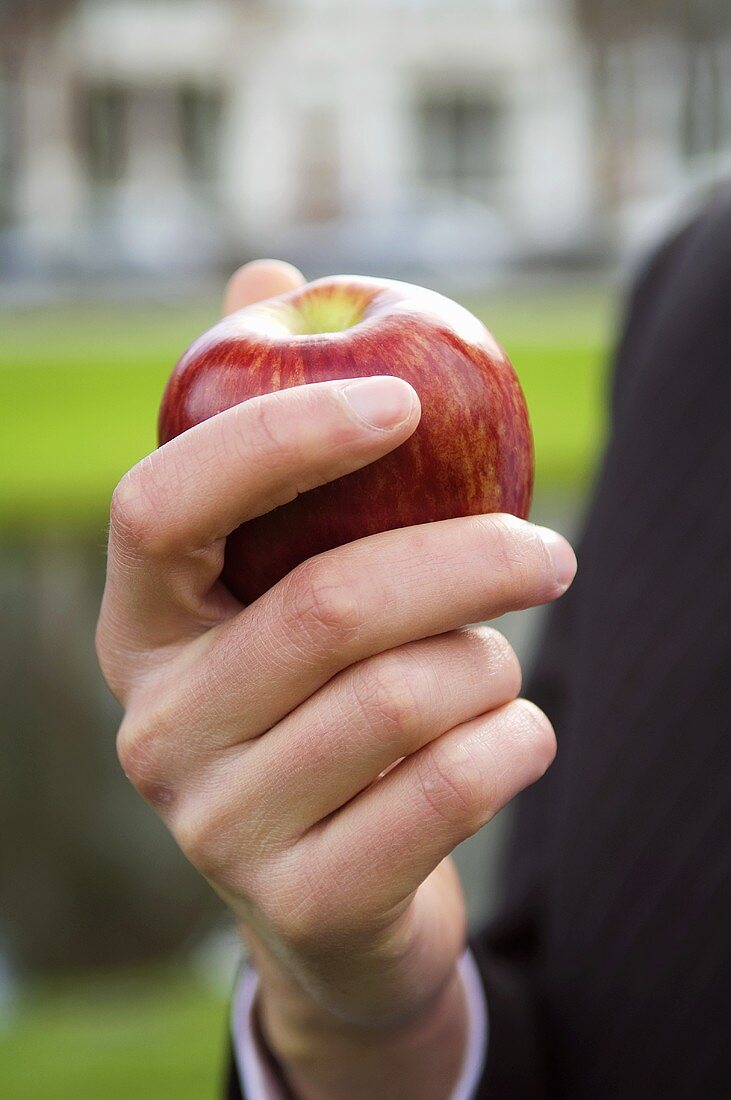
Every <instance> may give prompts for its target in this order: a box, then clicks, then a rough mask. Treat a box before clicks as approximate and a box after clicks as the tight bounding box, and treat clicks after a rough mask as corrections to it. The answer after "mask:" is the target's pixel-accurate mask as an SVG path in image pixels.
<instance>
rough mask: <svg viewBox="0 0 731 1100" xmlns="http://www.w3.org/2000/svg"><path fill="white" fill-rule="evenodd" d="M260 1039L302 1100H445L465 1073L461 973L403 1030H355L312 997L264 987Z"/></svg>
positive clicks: (399, 1025) (395, 1026)
mask: <svg viewBox="0 0 731 1100" xmlns="http://www.w3.org/2000/svg"><path fill="white" fill-rule="evenodd" d="M256 1013H257V1018H258V1024H259V1028H260V1031H261V1034H262V1037H263V1039H264V1041H265V1043H266V1045H267V1047H268V1049H269V1050H270V1051H271V1053H272V1054H273V1056H274V1058H275V1059H276V1061H277V1063H278V1065H279V1067H280V1070H281V1072H282V1074H283V1075H284V1077H285V1079H286V1080H287V1083H288V1085H289V1086H290V1087H291V1089H292V1091H293V1093H294V1095H295V1096H296V1097H297V1098H298V1100H341V1098H342V1100H345V1098H346V1097H347V1100H365V1098H368V1100H370V1098H372V1097H373V1096H376V1095H377V1096H378V1097H379V1098H380V1100H410V1098H411V1097H414V1098H416V1097H418V1098H419V1100H432V1098H433V1100H444V1098H445V1097H448V1096H450V1095H451V1093H452V1090H453V1088H454V1085H455V1083H456V1081H457V1080H458V1078H459V1076H460V1071H461V1068H462V1065H463V1060H464V1055H465V1049H466V1044H467V1032H468V1009H467V1002H466V998H465V994H464V989H463V986H462V982H461V979H460V975H459V973H458V971H457V969H456V967H455V970H454V972H453V973H452V974H451V975H450V976H449V978H448V980H447V981H446V983H445V984H444V985H443V986H442V988H441V989H440V990H439V991H438V992H437V993H436V994H435V995H434V996H433V997H432V998H431V999H430V1000H429V1001H428V1002H427V1003H425V1004H423V1005H422V1006H421V1007H420V1008H419V1010H418V1011H417V1012H415V1013H414V1014H413V1015H411V1016H410V1017H408V1018H406V1019H402V1020H400V1021H398V1022H396V1021H389V1022H383V1023H372V1024H356V1023H351V1022H349V1021H347V1020H344V1019H342V1018H341V1017H339V1016H336V1015H335V1014H332V1013H329V1012H327V1011H324V1010H322V1009H321V1008H320V1007H319V1006H317V1005H315V1004H314V1003H313V1002H312V1001H309V1000H308V999H307V998H306V997H301V998H295V999H292V998H289V997H288V998H286V999H280V997H278V995H277V993H276V992H274V991H273V990H272V989H271V987H269V986H267V984H266V983H264V982H262V983H261V984H260V986H259V991H258V995H257V1002H256Z"/></svg>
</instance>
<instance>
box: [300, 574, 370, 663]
mask: <svg viewBox="0 0 731 1100" xmlns="http://www.w3.org/2000/svg"><path fill="white" fill-rule="evenodd" d="M283 595H284V598H285V601H286V604H287V614H288V616H289V618H290V619H291V620H294V625H295V626H296V627H297V628H299V629H300V630H304V631H305V633H306V635H307V637H308V640H309V641H310V642H313V643H315V644H318V645H324V646H325V648H326V649H331V648H339V647H340V646H342V645H345V644H347V643H348V642H351V641H353V639H354V638H356V637H357V636H358V633H359V632H360V629H361V616H360V609H359V607H358V602H357V600H356V598H355V594H354V592H353V589H352V587H350V586H349V585H347V584H346V583H345V582H344V581H343V579H342V577H340V576H338V573H337V571H336V569H335V567H334V566H333V564H332V562H331V560H330V559H329V557H328V556H327V555H323V556H321V557H316V558H310V560H309V561H306V562H304V563H303V564H302V565H300V566H298V567H297V569H295V570H294V572H293V573H292V574H290V580H289V584H288V585H286V586H285V591H284V593H283Z"/></svg>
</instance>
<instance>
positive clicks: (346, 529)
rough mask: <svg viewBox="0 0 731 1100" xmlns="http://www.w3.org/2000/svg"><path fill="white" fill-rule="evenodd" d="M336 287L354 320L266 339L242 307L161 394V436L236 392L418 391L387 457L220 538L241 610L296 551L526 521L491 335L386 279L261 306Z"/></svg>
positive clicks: (513, 414) (230, 400) (521, 422)
mask: <svg viewBox="0 0 731 1100" xmlns="http://www.w3.org/2000/svg"><path fill="white" fill-rule="evenodd" d="M344 289H345V290H346V291H347V293H349V294H350V293H352V294H353V295H354V296H356V299H357V298H358V296H360V300H361V301H362V303H363V307H364V308H365V309H366V311H367V316H366V318H365V319H364V320H363V321H361V322H360V323H358V324H355V325H354V326H353V327H351V328H348V329H346V330H344V331H342V332H338V333H327V334H318V335H306V336H291V335H288V334H287V335H277V336H276V338H274V339H271V338H270V337H269V336H267V335H262V334H261V332H257V331H252V328H251V325H250V323H249V318H250V317H251V316H252V310H251V307H249V308H247V309H244V310H241V311H239V312H238V313H236V314H233V315H232V316H231V317H228V318H225V319H224V320H223V321H222V322H220V323H219V324H218V325H216V326H214V328H212V329H211V330H209V332H207V333H206V334H205V335H204V336H202V337H201V338H200V339H199V340H197V341H196V342H195V343H194V344H193V345H191V347H190V348H189V349H188V351H187V352H186V353H185V354H184V355H183V357H182V358H181V360H180V361H179V363H178V364H177V366H176V367H175V369H174V370H173V373H172V375H171V377H170V380H169V382H168V385H167V388H166V390H165V393H164V395H163V400H162V405H161V408H160V416H159V423H158V434H159V441H160V443H161V444H163V443H166V442H167V441H168V440H170V439H173V438H174V437H175V436H177V435H179V434H180V433H181V432H184V431H186V430H187V429H188V428H191V427H193V426H194V425H195V424H197V423H199V422H201V421H203V420H206V419H208V418H209V417H211V416H214V415H216V414H217V413H219V412H222V411H223V410H224V409H228V408H230V407H231V406H233V405H236V404H238V403H240V402H242V401H246V400H248V399H249V398H252V397H258V396H260V395H261V394H265V393H271V392H272V391H274V390H280V389H286V388H289V387H292V386H301V385H303V384H305V383H309V382H323V381H327V380H330V379H339V378H350V377H365V376H369V375H383V374H392V375H397V376H398V377H400V378H404V379H405V380H406V381H407V382H410V383H411V385H412V386H413V387H414V388H415V389H416V391H417V393H418V394H419V397H420V399H421V405H422V419H421V422H420V424H419V426H418V428H417V429H416V431H415V433H414V434H413V436H411V438H410V439H408V440H407V441H406V442H405V443H403V444H401V446H400V447H398V448H397V449H396V450H395V451H393V452H392V453H390V454H388V455H386V456H385V457H383V458H380V459H378V460H377V461H376V462H375V463H373V464H371V465H370V466H366V467H364V468H363V469H361V470H357V471H355V472H354V473H350V474H347V475H346V476H344V477H342V478H339V479H338V480H337V481H335V482H331V483H329V484H327V485H323V486H321V487H319V488H316V489H312V490H310V491H309V492H306V493H304V494H302V495H300V496H298V497H297V498H296V499H294V500H293V501H291V502H290V503H288V504H285V505H283V506H281V507H279V508H277V509H275V510H274V511H273V512H269V513H268V514H266V515H263V516H260V517H258V518H256V519H253V520H249V521H248V522H246V523H244V524H243V525H242V526H240V527H239V528H238V529H237V530H236V531H234V532H233V534H231V535H230V536H229V538H228V540H227V544H226V554H225V566H224V571H223V578H222V579H223V580H224V582H225V584H226V585H227V586H228V588H229V589H230V590H231V592H233V593H234V595H235V596H237V597H238V598H239V599H240V600H241V601H242V602H243V603H246V604H248V603H251V602H253V601H254V600H256V599H257V598H258V597H259V596H261V595H262V594H263V593H264V592H265V591H266V590H267V589H269V588H271V587H272V585H274V584H275V583H276V582H277V581H279V580H281V579H282V578H283V577H284V576H286V574H287V573H289V572H290V570H292V569H293V568H294V567H295V566H297V565H299V564H300V563H301V562H303V561H305V560H306V559H307V558H310V557H312V556H314V555H315V554H321V553H323V552H324V551H326V550H331V549H333V548H334V547H336V546H341V545H342V544H343V543H347V542H352V541H353V540H355V539H359V538H362V537H364V536H366V535H374V534H376V533H378V532H381V531H387V530H391V529H394V528H398V527H410V526H412V525H414V524H421V523H429V522H431V521H434V520H442V519H449V518H452V517H456V516H469V515H479V514H482V513H489V512H509V513H512V514H513V515H515V516H519V517H521V518H525V517H526V516H527V515H528V511H529V508H530V503H531V496H532V490H533V472H534V456H533V438H532V434H531V429H530V424H529V420H528V413H527V409H526V404H525V399H524V397H523V393H522V390H521V388H520V383H519V382H518V379H517V376H516V374H515V371H514V370H513V367H512V365H511V363H510V361H509V359H508V357H507V355H506V354H505V352H504V351H503V350H502V348H501V347H500V346H499V345H498V344H497V342H496V341H495V340H494V338H493V337H492V336H491V335H490V334H489V333H488V331H487V330H486V329H485V328H484V326H483V325H482V324H481V323H480V322H478V321H477V319H476V318H474V317H473V316H472V314H470V313H468V312H467V311H466V310H463V309H462V308H461V307H459V306H456V305H455V303H453V302H450V301H449V299H446V298H443V297H442V296H441V295H437V294H434V293H433V292H431V291H423V290H421V288H418V287H411V286H409V285H407V284H403V283H393V282H389V281H387V280H375V279H366V278H361V277H358V276H342V277H338V278H333V279H324V280H320V281H319V282H317V283H311V284H308V286H306V287H304V288H302V289H299V290H296V291H293V292H292V293H290V294H287V295H283V296H282V297H281V298H280V299H275V300H274V301H275V302H285V303H291V304H292V305H294V306H295V307H296V306H297V305H298V304H299V300H300V298H301V297H302V295H306V294H313V293H315V294H327V293H337V294H340V295H342V292H343V290H344ZM256 309H257V307H254V310H255V311H256Z"/></svg>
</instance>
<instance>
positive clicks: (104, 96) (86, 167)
mask: <svg viewBox="0 0 731 1100" xmlns="http://www.w3.org/2000/svg"><path fill="white" fill-rule="evenodd" d="M570 11H571V4H570V0H259V2H256V0H250V2H245V0H106V2H103V3H102V2H99V0H97V2H94V0H85V2H81V3H79V4H69V5H68V12H67V14H66V16H65V17H64V18H63V19H61V20H60V21H59V22H58V23H57V24H56V25H54V26H51V27H49V28H45V27H42V26H41V27H40V28H38V27H37V28H36V33H35V35H34V36H31V37H29V38H28V40H27V41H26V42H25V43H24V54H23V60H22V65H21V66H20V83H19V87H18V98H19V99H20V101H21V104H22V106H21V110H20V111H19V113H18V114H17V119H16V126H20V128H21V130H22V135H21V140H20V141H18V142H16V145H17V148H18V153H17V156H16V160H15V162H14V164H13V166H12V169H13V181H12V184H13V186H12V193H13V201H12V204H11V214H10V221H11V223H12V225H13V227H14V229H13V231H14V233H15V236H16V239H18V240H20V241H21V242H23V247H24V248H25V249H26V251H27V253H28V254H29V255H31V256H33V257H35V258H36V259H37V261H38V262H39V263H43V262H46V261H59V260H61V261H63V260H71V261H74V260H75V261H77V262H79V263H88V262H89V258H90V257H96V258H97V259H98V260H99V262H100V263H101V264H102V265H105V264H106V265H109V266H114V265H118V264H131V265H137V266H139V265H147V266H150V267H152V268H165V267H169V266H175V265H177V264H182V265H185V266H194V265H195V264H196V263H198V264H202V265H206V264H208V263H210V262H213V261H216V260H217V259H224V258H226V259H228V258H229V257H236V256H246V255H248V254H250V253H252V252H258V251H262V250H263V251H265V252H271V251H273V250H275V249H277V250H281V249H287V247H288V246H290V245H291V247H292V248H294V249H295V252H296V248H297V242H300V243H301V242H302V240H303V232H304V233H305V238H306V239H307V240H310V241H312V240H313V239H316V236H313V235H316V233H317V230H316V229H313V230H312V231H311V232H310V236H309V237H307V227H313V226H314V227H318V226H319V227H326V226H329V227H332V226H341V227H343V226H344V227H347V226H348V224H352V226H353V227H354V229H353V232H352V234H351V237H353V238H354V239H355V238H359V239H360V240H362V241H364V242H365V241H366V239H370V238H372V234H371V232H370V230H369V226H378V225H381V226H385V227H386V228H385V229H384V230H383V232H384V234H385V236H386V237H387V238H388V239H386V240H385V241H384V242H381V244H379V245H377V244H376V242H375V240H374V239H371V243H372V244H373V248H374V260H375V259H376V258H377V257H376V253H377V251H378V247H380V248H382V250H385V251H388V246H389V241H391V242H392V241H393V240H394V239H395V238H396V237H397V236H398V228H399V225H401V226H402V229H403V236H404V237H405V238H406V239H408V234H409V232H411V233H412V235H416V236H420V235H421V230H420V229H419V226H420V224H421V223H419V221H418V218H415V220H414V222H413V224H412V223H411V222H410V221H409V220H408V219H409V217H410V216H411V214H410V212H412V211H415V212H417V213H418V210H419V209H420V208H421V207H422V206H424V204H426V207H427V209H428V210H429V211H430V212H431V213H430V217H431V222H430V226H431V227H432V229H434V240H435V245H434V248H435V250H436V251H437V252H438V250H439V239H440V238H439V226H441V227H442V229H441V234H442V237H448V236H449V235H450V233H451V234H452V237H453V238H456V239H458V230H459V229H460V227H461V231H462V232H463V234H464V236H465V246H464V247H465V249H466V250H469V245H470V239H469V238H470V231H469V219H470V218H471V217H474V218H475V230H474V233H473V234H472V236H473V237H477V236H479V235H480V233H482V232H483V230H484V233H485V235H486V236H488V237H489V232H488V228H489V226H490V225H494V226H495V227H496V230H495V234H494V237H493V240H494V242H496V243H495V247H496V248H497V242H500V241H501V242H502V245H503V246H504V247H507V248H508V250H512V252H513V254H515V253H518V254H519V253H535V252H541V251H550V252H555V251H562V250H564V251H565V250H570V249H573V248H576V247H580V246H581V245H582V243H586V241H587V239H588V237H589V235H590V233H591V231H592V229H591V227H596V225H597V210H598V207H599V206H601V205H602V203H603V202H604V203H606V194H604V195H603V194H602V191H603V188H602V186H601V184H602V183H603V180H599V186H598V185H597V184H598V181H597V171H598V170H600V171H601V170H602V164H601V160H599V161H598V159H597V144H598V143H597V134H596V112H595V102H594V99H593V92H592V87H593V85H592V82H591V79H590V55H589V51H588V49H587V46H586V44H585V43H584V42H583V40H582V39H581V38H580V37H579V35H578V32H577V30H576V28H575V25H574V23H573V21H572V18H571V16H570ZM664 64H665V63H664V61H663V63H662V65H660V70H662V71H661V72H660V75H661V76H662V73H663V72H664ZM610 75H611V74H610ZM663 79H665V83H666V84H672V81H669V80H668V77H667V75H665V77H663ZM620 84H621V78H620ZM620 92H621V88H620ZM668 95H669V96H670V97H672V87H669V88H668ZM615 98H616V89H615ZM657 109H658V108H657V104H654V103H653V104H650V110H651V111H657ZM668 109H670V110H672V109H673V108H672V106H671V107H670V108H668ZM0 111H1V109H0ZM18 120H19V121H18ZM1 124H2V114H1V113H0V126H1ZM605 136H606V135H600V137H602V138H603V137H605ZM615 137H616V138H617V140H618V141H620V142H621V141H622V140H623V138H622V135H621V133H619V134H617V135H615ZM599 144H600V145H601V142H599ZM655 146H656V147H655ZM655 146H653V145H652V141H650V142H649V145H648V146H647V147H644V146H643V151H644V155H645V159H646V161H647V164H646V166H645V177H643V176H642V171H641V166H640V168H639V169H638V166H637V164H636V163H635V161H633V165H632V171H633V172H635V173H637V172H638V171H639V177H638V181H637V186H636V187H635V186H634V185H632V186H630V187H629V188H627V187H626V185H625V184H626V181H625V184H622V186H618V187H617V188H616V195H615V194H614V192H612V191H611V189H604V190H605V191H606V192H607V193H608V194H609V195H610V199H609V201H610V202H613V201H616V202H617V203H620V204H622V203H625V204H626V205H627V206H628V208H629V206H630V205H631V203H632V202H633V201H634V200H635V198H636V193H638V194H640V195H642V194H645V193H647V194H652V193H653V187H654V186H655V185H654V182H653V178H652V177H653V173H657V174H659V173H660V171H661V170H665V171H666V170H667V164H668V163H673V164H674V163H675V161H674V158H673V155H672V153H671V152H669V151H668V141H667V138H666V137H663V129H662V126H659V127H658V128H657V134H656V141H655ZM648 149H649V152H648ZM641 152H642V150H641ZM639 155H640V154H639V153H638V157H639ZM663 158H664V159H663ZM615 159H616V158H615ZM658 166H660V167H658ZM618 171H620V174H621V171H624V169H622V166H621V165H620V166H619V169H618ZM625 175H626V171H625ZM623 179H624V177H623ZM623 188H624V190H623ZM643 189H644V190H643ZM6 207H7V203H6ZM450 210H453V211H461V212H462V213H461V214H460V215H459V219H458V221H457V222H452V221H450V217H449V212H450ZM465 211H466V213H465ZM603 213H606V211H603ZM437 215H438V216H437ZM482 215H484V217H483V216H482ZM439 218H441V219H442V220H441V221H439ZM7 219H8V214H7V210H6V221H7ZM379 219H380V221H379ZM389 219H390V221H389ZM399 219H401V221H399ZM460 219H461V220H460ZM391 225H393V226H394V227H395V228H394V230H393V231H391V230H390V229H389V228H388V227H389V226H391ZM453 225H457V227H458V228H457V229H453V228H450V227H451V226H453ZM465 225H466V226H467V230H466V233H465ZM435 227H436V228H435ZM389 234H390V236H389ZM321 239H322V240H323V241H324V240H327V239H329V238H328V237H327V234H325V233H324V230H323V235H322V237H321ZM489 247H491V246H490V245H489V242H488V248H489ZM356 251H357V249H356ZM354 258H356V259H357V257H354ZM384 259H385V260H388V257H387V256H386V257H384Z"/></svg>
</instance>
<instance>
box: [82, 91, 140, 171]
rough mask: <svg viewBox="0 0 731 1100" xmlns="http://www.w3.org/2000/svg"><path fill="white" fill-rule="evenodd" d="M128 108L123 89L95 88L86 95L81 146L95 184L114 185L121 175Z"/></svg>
mask: <svg viewBox="0 0 731 1100" xmlns="http://www.w3.org/2000/svg"><path fill="white" fill-rule="evenodd" d="M128 108H129V102H128V94H127V92H126V90H125V89H124V88H122V87H118V86H114V85H106V86H104V85H97V86H95V87H93V88H90V89H88V91H87V93H86V95H85V99H84V111H83V114H84V119H83V122H84V125H83V136H82V143H83V146H84V153H85V156H86V163H87V168H88V172H89V176H90V178H91V179H92V180H93V181H94V182H95V183H98V184H108V183H114V182H115V181H117V180H119V179H120V178H121V177H122V176H123V175H124V168H125V161H126V157H127V113H128Z"/></svg>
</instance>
